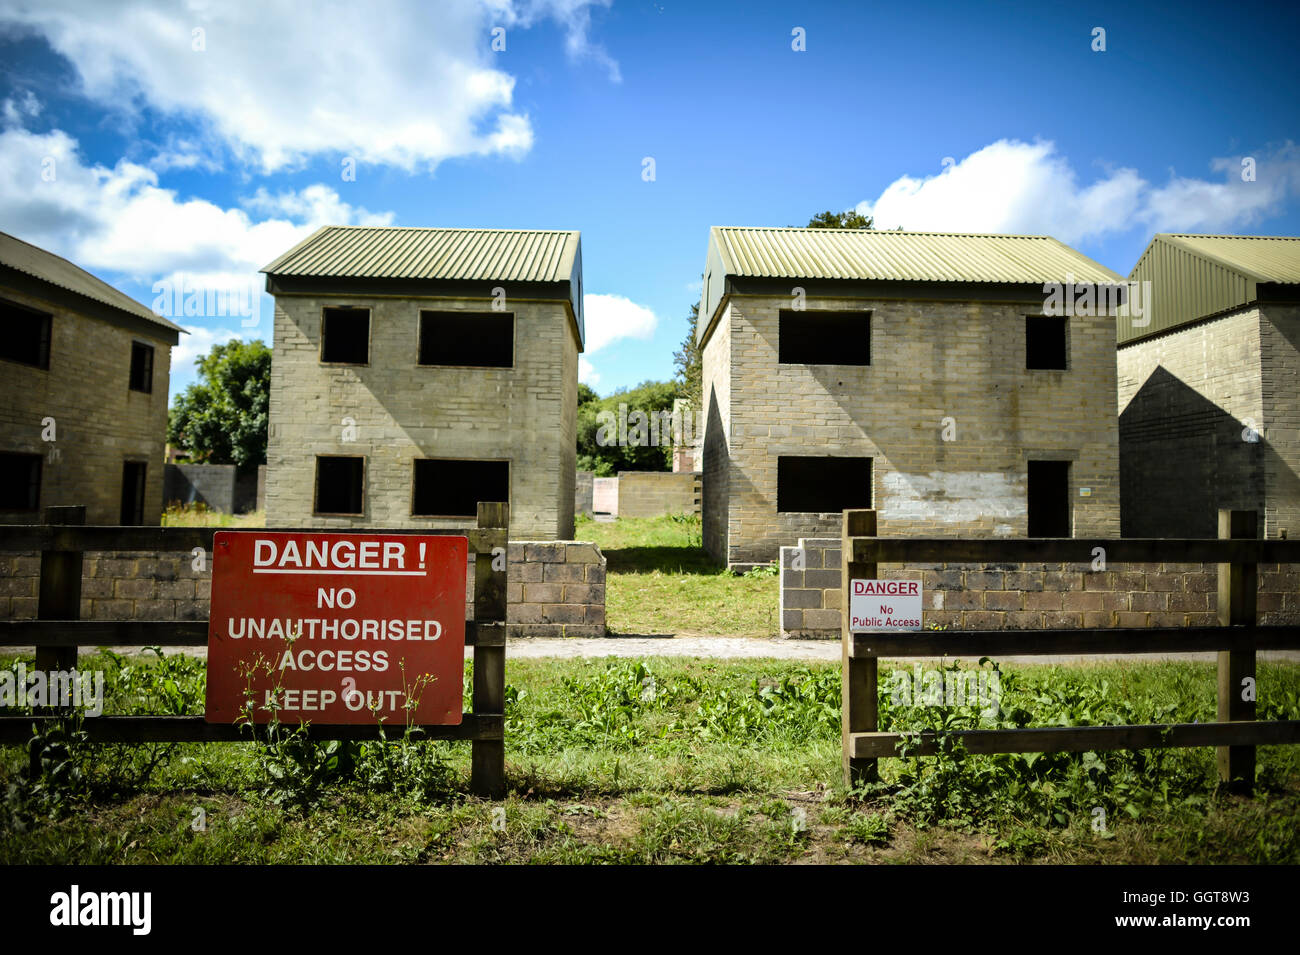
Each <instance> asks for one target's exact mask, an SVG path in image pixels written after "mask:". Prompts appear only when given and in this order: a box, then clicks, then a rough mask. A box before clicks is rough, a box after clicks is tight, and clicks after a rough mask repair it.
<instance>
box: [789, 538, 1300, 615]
mask: <svg viewBox="0 0 1300 955" xmlns="http://www.w3.org/2000/svg"><path fill="white" fill-rule="evenodd" d="M799 547H802V548H803V553H802V558H801V561H800V562H801V563H802V569H798V568H796V566H795V563H796V558H797V557H798V556H799V555H798V550H799ZM799 547H782V548H781V589H780V598H779V599H780V612H781V632H782V634H783V635H784V636H789V637H809V638H826V639H829V638H838V637H839V635H840V608H841V606H842V604H841V601H842V600H843V583H842V579H841V578H842V575H843V565H842V563H841V560H842V555H841V551H840V541H839V540H838V539H836V538H803V539H801V540H800V542H799ZM880 576H881V577H882V578H905V579H910V580H920V581H921V582H922V586H923V589H924V593H925V616H924V623H925V625H926V626H927V627H928V626H930V625H931V624H934V625H936V626H941V627H950V628H952V629H954V630H1021V629H1026V630H1033V629H1043V628H1057V627H1064V628H1071V627H1079V628H1086V627H1212V626H1217V625H1218V622H1219V618H1218V613H1217V610H1218V569H1217V566H1216V565H1214V564H1198V563H1193V564H1168V563H1166V564H1111V565H1109V566H1108V567H1107V569H1106V570H1104V571H1094V570H1092V567H1091V565H1090V564H1059V563H1040V564H908V565H903V564H882V565H881V566H880ZM1258 601H1259V603H1258V607H1259V617H1260V623H1261V624H1264V625H1266V626H1295V625H1300V568H1297V567H1294V566H1292V565H1290V564H1280V565H1279V564H1261V565H1259V588H1258Z"/></svg>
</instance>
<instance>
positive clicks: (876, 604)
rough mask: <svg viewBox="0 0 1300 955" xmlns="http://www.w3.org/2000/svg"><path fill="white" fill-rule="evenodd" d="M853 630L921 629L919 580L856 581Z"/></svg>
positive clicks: (852, 593) (851, 617) (852, 598)
mask: <svg viewBox="0 0 1300 955" xmlns="http://www.w3.org/2000/svg"><path fill="white" fill-rule="evenodd" d="M852 584H853V587H852V590H851V591H850V594H849V630H851V631H853V632H855V633H856V632H860V631H863V630H920V629H921V582H920V581H919V580H854V581H853V582H852Z"/></svg>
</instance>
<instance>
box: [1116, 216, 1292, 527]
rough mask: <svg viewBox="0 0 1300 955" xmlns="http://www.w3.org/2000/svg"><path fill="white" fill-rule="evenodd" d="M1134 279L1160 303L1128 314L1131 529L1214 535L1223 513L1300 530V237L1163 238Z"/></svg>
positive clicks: (1125, 489)
mask: <svg viewBox="0 0 1300 955" xmlns="http://www.w3.org/2000/svg"><path fill="white" fill-rule="evenodd" d="M1129 279H1130V281H1132V282H1137V283H1141V284H1140V285H1139V286H1138V289H1136V290H1135V296H1136V295H1137V294H1142V295H1143V298H1145V299H1146V300H1147V301H1146V303H1145V304H1146V307H1145V308H1143V309H1141V310H1138V309H1133V310H1131V311H1132V314H1129V312H1130V310H1129V309H1124V310H1121V313H1120V316H1119V319H1118V340H1119V356H1118V362H1119V376H1118V388H1119V407H1120V416H1119V435H1120V476H1121V479H1120V485H1121V499H1122V501H1123V510H1122V513H1121V527H1122V530H1123V533H1124V534H1125V536H1132V537H1214V536H1216V535H1217V533H1218V528H1217V525H1216V518H1215V515H1216V513H1217V511H1218V510H1219V509H1220V508H1233V509H1242V510H1254V511H1258V512H1259V513H1260V514H1261V515H1262V516H1263V530H1264V534H1265V535H1266V536H1268V537H1277V536H1279V535H1280V534H1281V532H1283V531H1287V532H1288V533H1289V534H1291V535H1294V534H1296V533H1300V477H1297V470H1298V469H1300V238H1297V237H1253V236H1221V235H1166V234H1161V235H1157V236H1156V237H1155V238H1154V239H1152V240H1151V243H1150V245H1148V246H1147V248H1146V251H1144V252H1143V253H1142V256H1141V258H1140V259H1139V260H1138V262H1137V264H1136V265H1135V266H1134V267H1133V271H1132V272H1131V273H1130V275H1129ZM1146 283H1149V284H1146ZM1134 301H1135V302H1136V301H1137V299H1136V297H1135V299H1134Z"/></svg>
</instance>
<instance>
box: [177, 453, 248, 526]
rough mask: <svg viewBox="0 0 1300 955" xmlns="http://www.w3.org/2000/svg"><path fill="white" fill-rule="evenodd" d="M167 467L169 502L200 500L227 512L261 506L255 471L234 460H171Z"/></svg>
mask: <svg viewBox="0 0 1300 955" xmlns="http://www.w3.org/2000/svg"><path fill="white" fill-rule="evenodd" d="M163 470H164V478H163V500H164V501H165V502H166V503H167V504H172V503H173V502H180V503H182V504H195V503H200V504H205V505H207V506H208V507H209V508H210V509H212V510H214V511H221V512H222V513H223V514H244V513H247V512H248V511H251V510H254V509H255V508H256V507H257V483H258V475H257V474H256V473H254V472H248V473H246V474H240V473H239V472H238V469H237V468H236V467H235V466H234V465H233V464H167V465H164V466H163Z"/></svg>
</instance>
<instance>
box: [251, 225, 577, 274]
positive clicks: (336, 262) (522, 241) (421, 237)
mask: <svg viewBox="0 0 1300 955" xmlns="http://www.w3.org/2000/svg"><path fill="white" fill-rule="evenodd" d="M578 244H579V233H577V232H567V231H551V230H530V229H429V228H412V227H399V226H339V225H332V226H325V227H324V228H321V229H318V230H317V231H316V232H314V233H312V234H311V235H309V236H308V237H307V238H305V239H303V241H301V242H299V243H298V244H297V245H295V246H294V247H293V248H292V249H290V250H289V251H288V252H286V253H284V255H282V256H280V257H279V258H278V259H276V260H275V261H274V262H272V263H271V264H270V265H267V266H265V267H264V268H263V269H262V271H263V272H266V273H267V274H268V275H296V276H330V277H348V278H386V279H388V278H401V279H442V280H448V281H459V280H466V281H500V282H567V281H569V279H570V277H571V276H572V274H573V271H574V268H575V263H576V267H577V268H579V269H581V263H580V260H579V259H578V257H577V256H578Z"/></svg>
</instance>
